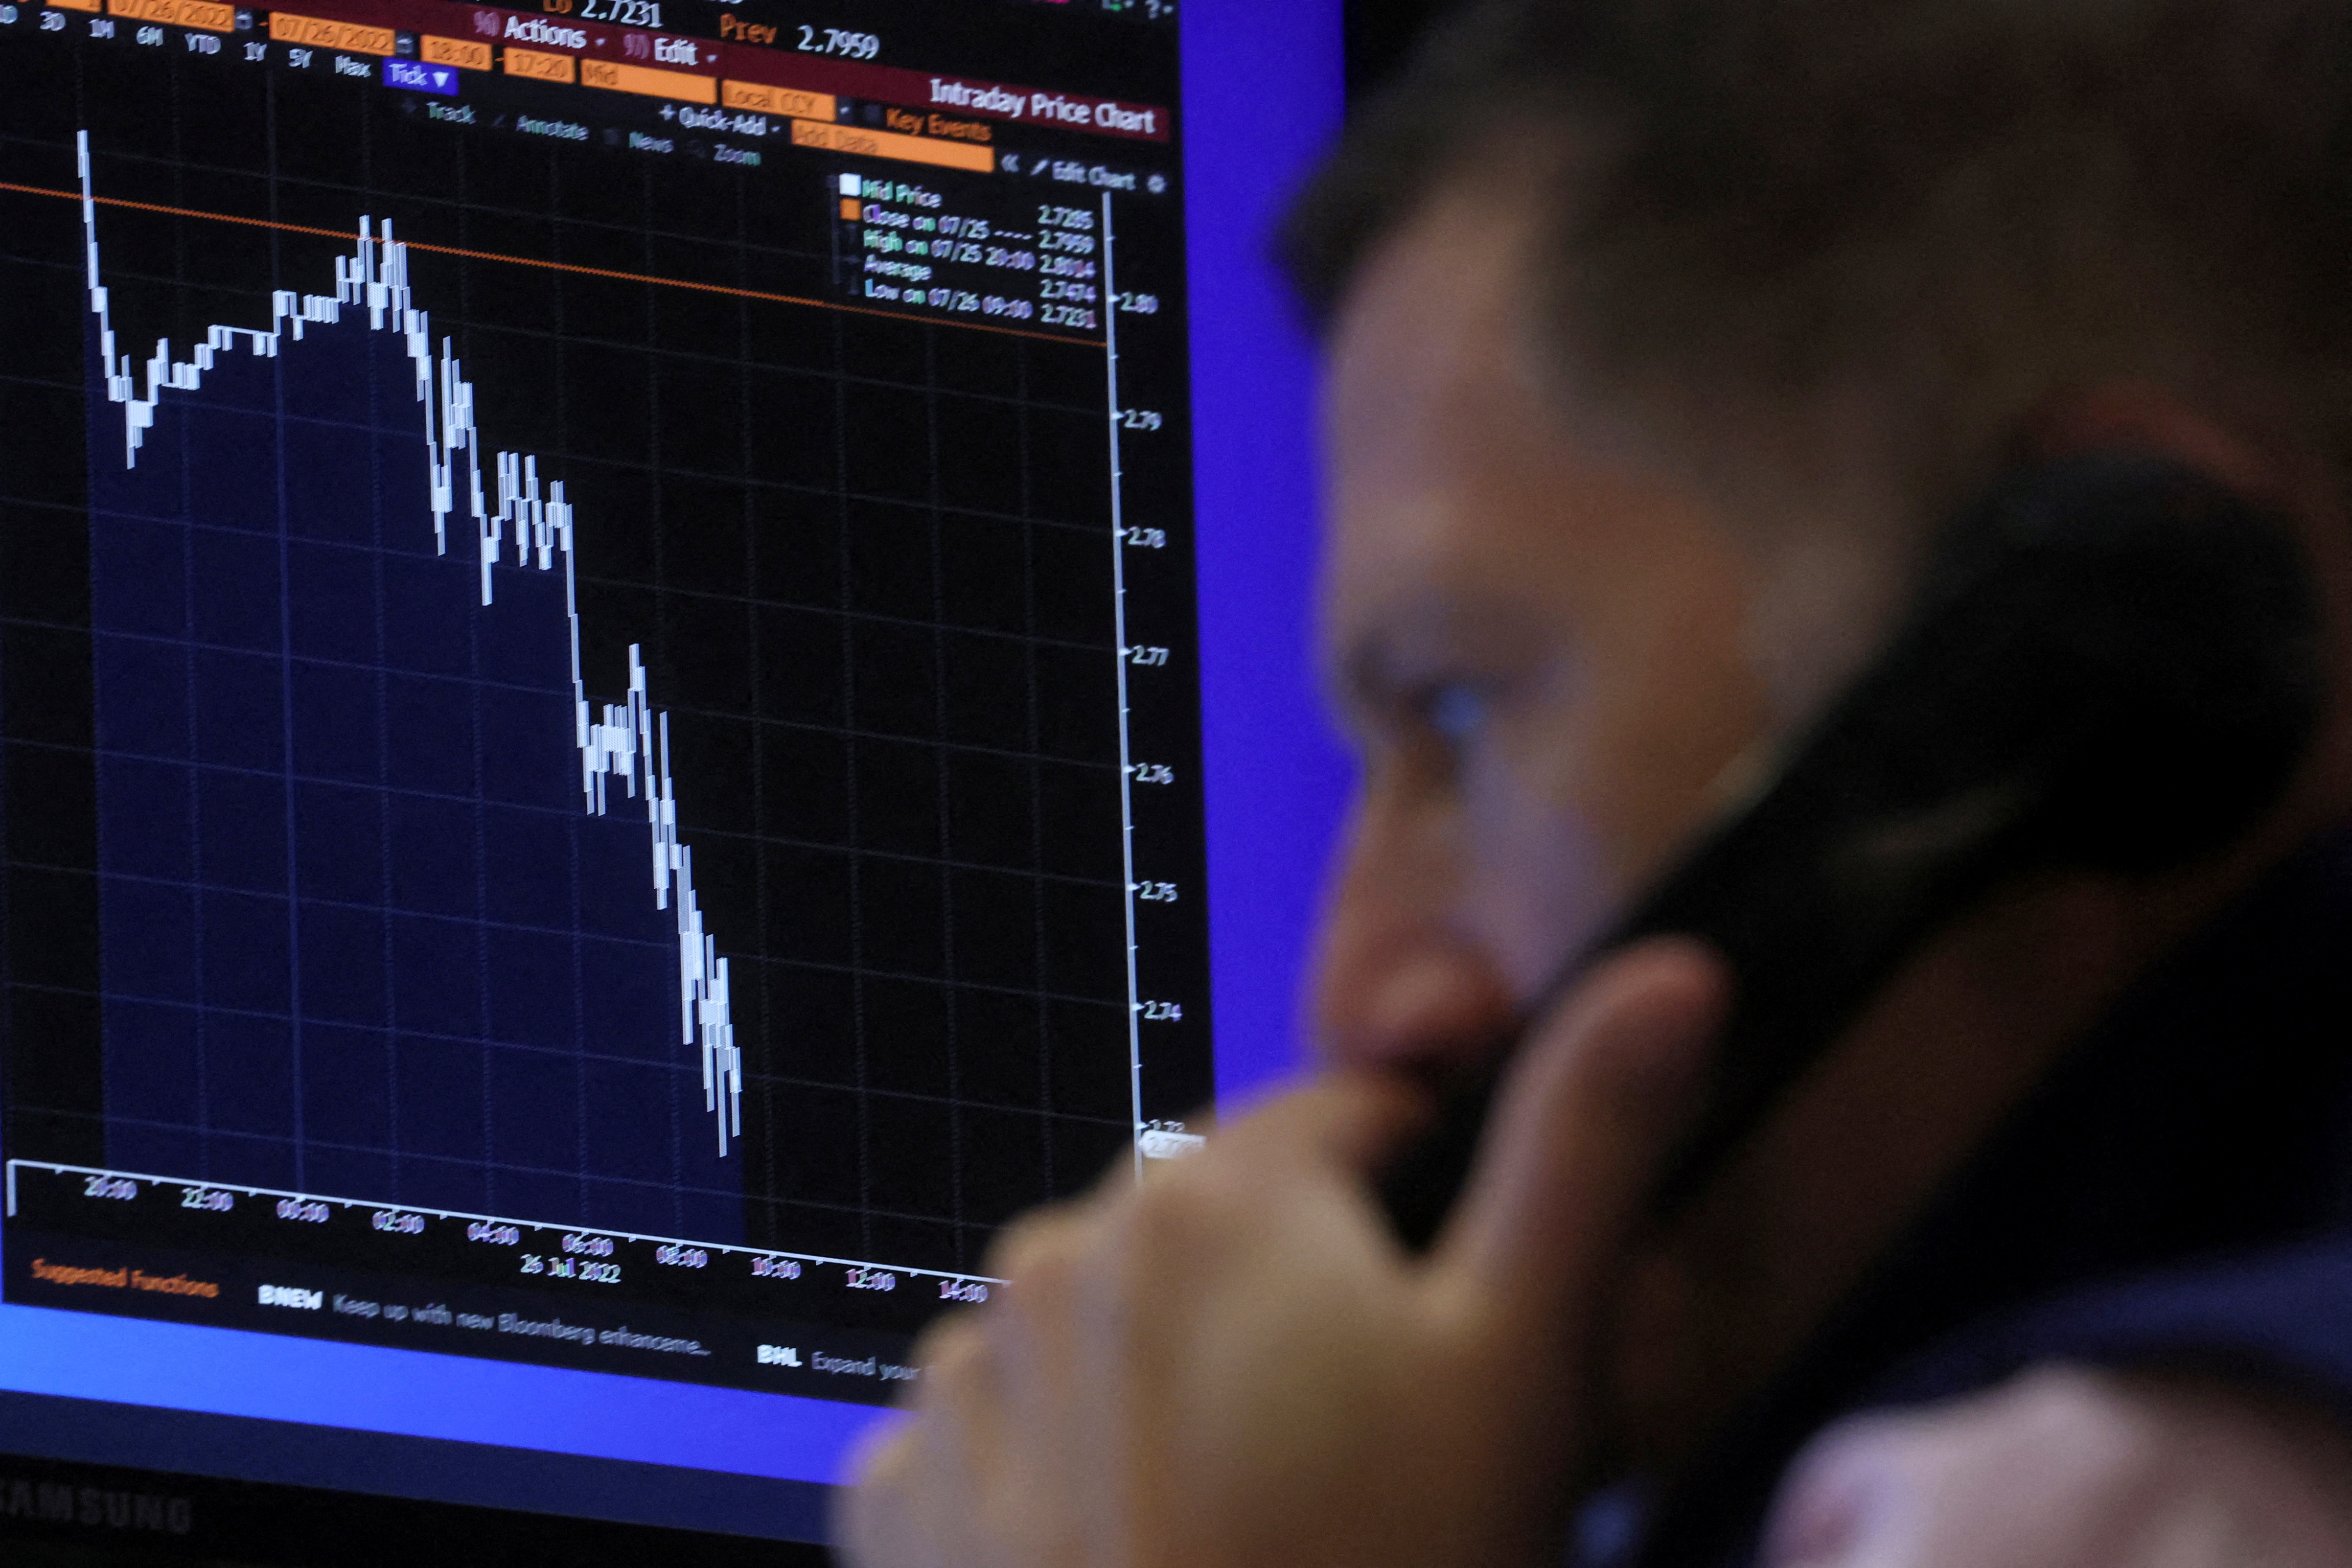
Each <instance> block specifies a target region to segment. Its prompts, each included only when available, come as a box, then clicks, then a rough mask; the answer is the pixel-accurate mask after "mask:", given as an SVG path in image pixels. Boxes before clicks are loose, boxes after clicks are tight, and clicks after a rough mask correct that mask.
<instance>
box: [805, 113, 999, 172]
mask: <svg viewBox="0 0 2352 1568" xmlns="http://www.w3.org/2000/svg"><path fill="white" fill-rule="evenodd" d="M793 146H795V147H817V148H822V149H823V150H824V151H825V152H828V153H856V155H858V156H860V157H864V158H896V159H898V161H899V162H900V163H936V164H938V165H939V166H940V168H943V169H969V170H971V172H972V173H973V174H988V173H989V172H990V171H992V170H993V169H994V168H995V167H996V154H995V153H992V152H990V151H989V150H988V149H987V148H985V147H974V146H971V145H970V144H968V143H966V142H934V141H933V140H931V139H930V138H929V137H928V136H901V135H899V134H898V132H895V131H865V130H861V129H859V128H858V127H856V126H855V125H822V124H819V123H818V122H817V121H814V120H795V121H793Z"/></svg>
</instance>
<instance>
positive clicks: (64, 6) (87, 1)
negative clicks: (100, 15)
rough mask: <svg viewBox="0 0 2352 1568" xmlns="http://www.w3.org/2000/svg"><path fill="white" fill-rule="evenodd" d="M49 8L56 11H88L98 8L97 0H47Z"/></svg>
mask: <svg viewBox="0 0 2352 1568" xmlns="http://www.w3.org/2000/svg"><path fill="white" fill-rule="evenodd" d="M49 5H50V8H51V9H53V10H58V11H89V12H95V11H97V9H98V0H49Z"/></svg>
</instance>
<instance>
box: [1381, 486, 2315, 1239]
mask: <svg viewBox="0 0 2352 1568" xmlns="http://www.w3.org/2000/svg"><path fill="white" fill-rule="evenodd" d="M2318 644H2319V609H2318V605H2317V600H2316V597H2315V590H2314V587H2313V584H2312V582H2311V579H2310V576H2309V573H2308V569H2307V567H2306V565H2305V560H2304V556H2303V553H2302V551H2301V549H2300V547H2299V545H2298V544H2297V542H2295V540H2294V537H2293V535H2292V534H2291V532H2290V531H2289V530H2288V528H2287V526H2286V524H2285V523H2284V521H2282V520H2281V519H2279V518H2277V517H2276V516H2274V515H2273V514H2271V513H2269V512H2267V511H2265V510H2263V509H2261V508H2259V507H2257V506H2256V505H2254V504H2253V503H2252V502H2250V501H2249V500H2245V499H2244V498H2243V497H2242V496H2240V495H2239V494H2237V493H2236V492H2234V491H2231V490H2230V489H2226V488H2224V487H2222V486H2221V485H2220V484H2219V483H2217V482H2216V481H2214V480H2212V479H2209V478H2207V477H2206V476H2204V475H2202V474H2200V473H2199V472H2196V471H2194V470H2192V469H2189V468H2183V467H2180V466H2179V465H2176V464H2173V463H2170V462H2168V461H2164V460H2162V459H2158V458H2147V457H2140V456H2135V455H2130V454H2113V453H2110V454H2099V455H2094V456H2089V457H2080V458H2068V459H2064V460H2061V461H2057V462H2053V463H2049V464H2045V465H2041V466H2037V467H2033V468H2025V469H2021V470H2019V471H2016V472H2014V473H2012V474H2011V475H2010V476H2008V477H2007V478H2006V479H2003V480H2002V482H2001V483H2000V484H1999V485H1998V486H1997V487H1995V488H1994V489H1992V490H1990V492H1989V493H1987V494H1986V495H1985V496H1984V497H1983V498H1982V499H1981V500H1979V502H1978V503H1977V504H1976V505H1974V506H1972V507H1971V508H1969V510H1967V511H1966V512H1964V513H1963V514H1962V515H1961V516H1959V517H1958V519H1957V520H1956V521H1954V522H1953V523H1952V524H1951V525H1950V526H1949V527H1948V529H1947V530H1946V531H1945V533H1944V534H1943V536H1942V538H1941V539H1940V541H1939V542H1938V543H1937V548H1936V549H1935V551H1934V553H1933V555H1932V557H1931V559H1930V561H1929V563H1928V565H1927V571H1926V572H1925V574H1923V576H1922V579H1921V582H1920V585H1919V588H1918V592H1917V594H1916V597H1915V599H1914V601H1913V604H1912V605H1911V608H1910V612H1909V614H1908V616H1906V619H1905V621H1904V623H1903V625H1902V626H1901V629H1900V630H1898V632H1897V633H1896V634H1895V637H1894V639H1893V641H1892V642H1891V643H1889V644H1888V646H1887V647H1886V649H1885V652H1884V653H1883V654H1882V655H1881V656H1880V657H1879V658H1877V660H1876V661H1875V662H1874V663H1873V664H1872V665H1871V666H1870V667H1869V668H1866V669H1865V670H1864V672H1863V674H1862V675H1861V676H1860V677H1859V678H1858V679H1856V680H1855V681H1854V682H1853V685H1852V686H1851V687H1849V688H1848V689H1847V690H1846V691H1845V693H1844V694H1843V696H1842V697H1841V698H1840V699H1839V700H1837V701H1836V702H1835V703H1834V704H1833V705H1832V707H1831V708H1830V709H1829V710H1828V711H1827V712H1826V713H1825V714H1824V716H1823V717H1822V719H1821V720H1820V721H1819V722H1817V723H1816V724H1815V725H1814V726H1813V727H1812V728H1811V730H1810V731H1809V732H1807V733H1806V734H1805V735H1803V736H1802V737H1801V739H1800V740H1799V741H1798V742H1797V743H1796V744H1795V745H1794V746H1792V747H1791V748H1790V750H1789V751H1788V752H1786V754H1785V759H1784V760H1783V761H1782V763H1780V766H1778V767H1777V768H1776V769H1774V770H1773V771H1772V772H1771V773H1770V774H1769V782H1767V783H1766V784H1765V785H1764V786H1763V787H1762V788H1761V789H1760V790H1759V792H1757V793H1756V794H1754V795H1752V796H1751V797H1750V798H1749V800H1748V803H1747V804H1746V805H1744V806H1743V807H1742V808H1740V809H1738V810H1737V811H1736V812H1734V813H1733V814H1731V815H1730V816H1729V817H1728V818H1727V820H1725V821H1723V822H1721V823H1720V824H1719V825H1717V826H1715V827H1713V828H1712V829H1711V830H1709V831H1707V832H1706V835H1705V837H1703V838H1701V839H1700V840H1699V842H1698V843H1697V845H1696V847H1695V848H1694V849H1692V850H1691V851H1690V852H1689V853H1688V855H1687V856H1686V857H1685V858H1683V859H1682V860H1681V861H1680V863H1679V864H1678V865H1676V866H1675V868H1673V869H1672V870H1671V871H1669V872H1668V873H1667V874H1666V876H1665V877H1664V879H1662V880H1660V881H1659V882H1657V883H1656V884H1654V886H1653V887H1652V888H1651V889H1650V890H1649V891H1648V893H1647V894H1646V895H1645V896H1644V897H1643V899H1642V900H1641V901H1640V902H1639V903H1638V904H1637V905H1636V906H1635V907H1634V908H1633V910H1632V911H1631V912H1630V913H1629V914H1628V915H1626V917H1625V918H1624V919H1623V920H1622V921H1621V922H1619V923H1618V924H1617V926H1616V927H1615V928H1614V929H1613V930H1612V931H1611V932H1610V934H1609V935H1608V936H1606V937H1605V938H1603V939H1602V940H1601V941H1600V942H1596V943H1595V944H1593V945H1592V946H1591V948H1590V949H1588V950H1586V951H1585V952H1582V953H1580V954H1579V955H1577V956H1576V957H1575V958H1574V959H1573V960H1572V961H1571V962H1570V963H1568V964H1567V965H1565V966H1564V967H1563V968H1562V970H1561V971H1560V972H1559V975H1558V977H1557V978H1556V979H1555V980H1554V981H1553V983H1552V984H1550V985H1549V986H1548V987H1546V988H1545V990H1544V992H1543V993H1542V994H1541V995H1539V996H1538V999H1537V1002H1536V1005H1534V1006H1533V1007H1531V1008H1530V1009H1529V1010H1528V1015H1527V1020H1528V1021H1529V1022H1531V1021H1532V1020H1533V1019H1535V1018H1539V1017H1541V1016H1543V1015H1544V1013H1545V1012H1546V1011H1547V1010H1548V1009H1549V1006H1550V1005H1551V1004H1552V1003H1554V1002H1555V1001H1556V1000H1557V999H1558V997H1559V995H1560V994H1561V993H1562V992H1564V991H1565V990H1566V989H1567V988H1568V987H1570V985H1571V984H1574V982H1575V981H1576V980H1577V978H1578V977H1579V976H1580V974H1581V973H1583V972H1584V971H1585V970H1586V968H1587V967H1589V965H1590V964H1591V962H1592V961H1593V960H1594V959H1595V958H1597V957H1599V956H1600V955H1601V954H1604V953H1606V952H1610V951H1611V950H1612V949H1615V948H1619V947H1622V946H1623V945H1625V944H1626V943H1628V942H1634V941H1637V940H1639V939H1641V938H1643V937H1648V936H1653V935H1658V934H1662V933H1666V932H1679V933H1683V934H1686V935H1691V936H1696V937H1698V938H1701V939H1703V940H1704V941H1706V942H1708V943H1709V944H1711V945H1712V946H1713V947H1714V948H1715V949H1716V950H1717V952H1720V953H1721V954H1722V956H1723V957H1724V958H1725V959H1726V960H1727V962H1728V963H1729V964H1730V967H1731V971H1732V973H1733V976H1734V978H1735V991H1734V997H1733V1003H1732V1009H1731V1012H1730V1015H1729V1017H1728V1019H1727V1023H1726V1025H1725V1027H1724V1030H1723V1034H1722V1037H1721V1038H1720V1040H1719V1042H1718V1044H1717V1050H1716V1054H1715V1058H1714V1065H1713V1067H1712V1068H1711V1069H1710V1072H1711V1079H1710V1084H1709V1087H1708V1089H1707V1090H1706V1095H1705V1098H1704V1099H1703V1100H1702V1101H1701V1103H1700V1105H1699V1107H1698V1108H1697V1110H1696V1114H1695V1117H1694V1120H1693V1121H1692V1123H1691V1125H1690V1128H1689V1130H1688V1131H1687V1132H1686V1134H1685V1137H1684V1138H1683V1140H1682V1142H1681V1143H1680V1144H1679V1145H1678V1147H1677V1148H1676V1149H1675V1152H1674V1153H1673V1154H1672V1156H1671V1157H1670V1159H1669V1160H1668V1162H1667V1163H1666V1165H1665V1167H1664V1173H1663V1174H1662V1177H1661V1179H1660V1180H1659V1182H1658V1184H1657V1186H1656V1187H1655V1188H1654V1192H1653V1194H1652V1203H1653V1212H1654V1213H1655V1214H1656V1215H1659V1216H1661V1217H1664V1216H1667V1215H1672V1214H1673V1213H1674V1212H1675V1211H1676V1210H1677V1209H1679V1208H1680V1207H1681V1206H1682V1205H1684V1204H1685V1203H1686V1202H1687V1201H1688V1200H1689V1199H1690V1198H1691V1197H1692V1196H1694V1195H1695V1194H1696V1193H1697V1191H1698V1190H1699V1189H1700V1188H1701V1187H1703V1186H1704V1185H1705V1184H1706V1181H1707V1179H1708V1178H1709V1176H1710V1175H1712V1174H1713V1173H1715V1172H1716V1171H1717V1168H1718V1167H1719V1166H1720V1164H1721V1163H1722V1162H1723V1161H1724V1159H1725V1158H1726V1157H1727V1155H1728V1154H1729V1153H1730V1152H1732V1150H1733V1149H1734V1148H1735V1147H1736V1146H1737V1145H1738V1143H1739V1142H1740V1141H1741V1140H1742V1139H1743V1138H1744V1137H1745V1136H1746V1135H1747V1134H1748V1133H1749V1132H1750V1131H1753V1130H1754V1129H1755V1127H1756V1125H1757V1123H1758V1122H1759V1121H1761V1120H1762V1118H1763V1117H1764V1116H1765V1114H1766V1113H1767V1112H1768V1111H1769V1110H1770V1108H1771V1106H1772V1104H1773V1102H1774V1101H1775V1100H1777V1099H1778V1098H1779V1097H1780V1094H1781V1093H1782V1091H1784V1090H1785V1089H1788V1088H1789V1087H1790V1084H1791V1083H1792V1082H1793V1081H1794V1080H1795V1079H1797V1078H1798V1077H1799V1076H1800V1075H1801V1073H1802V1072H1803V1071H1804V1069H1805V1068H1807V1067H1808V1066H1809V1065H1810V1064H1811V1062H1812V1061H1813V1060H1814V1059H1815V1058H1817V1057H1818V1056H1819V1055H1820V1054H1821V1053H1822V1051H1823V1050H1824V1049H1825V1048H1826V1047H1828V1046H1829V1045H1830V1044H1831V1043H1832V1041H1833V1040H1834V1039H1835V1038H1836V1037H1837V1036H1838V1034H1839V1033H1840V1031H1841V1030H1842V1029H1843V1026H1845V1025H1847V1024H1848V1023H1850V1022H1851V1021H1852V1020H1853V1017H1854V1016H1855V1015H1856V1014H1857V1013H1858V1012H1859V1011H1860V1010H1861V1009H1862V1007H1863V1006H1864V1005H1865V1004H1866V1003H1868V1002H1869V1001H1870V1000H1871V998H1872V997H1873V996H1874V994H1876V993H1877V991H1878V990H1879V989H1880V987H1881V986H1882V985H1883V984H1885V982H1886V981H1887V980H1888V978H1889V977H1890V976H1891V975H1892V973H1894V971H1895V969H1896V968H1897V967H1898V966H1899V965H1900V964H1901V963H1902V962H1903V960H1904V959H1905V958H1906V956H1908V955H1909V954H1910V953H1911V952H1913V951H1915V950H1916V948H1917V947H1918V946H1919V945H1920V944H1921V943H1922V942H1925V941H1926V940H1927V938H1928V937H1930V936H1932V935H1933V934H1935V933H1936V932H1937V931H1938V930H1939V929H1941V928H1942V927H1943V926H1945V925H1946V924H1947V923H1948V921H1951V920H1952V919H1953V918H1954V917H1956V916H1957V915H1958V914H1959V913H1961V912H1962V911H1963V910H1965V909H1967V908H1968V906H1969V904H1970V903H1971V902H1972V901H1974V900H1977V899H1978V898H1979V897H1980V896H1982V895H1983V894H1985V893H1986V892H1987V891H1989V890H1990V889H1991V888H1992V887H1993V886H1994V885H1995V884H1996V883H1998V882H2000V881H2001V880H2003V879H2007V878H2010V877H2012V876H2015V875H2016V874H2018V873H2020V872H2023V871H2027V870H2031V869H2034V868H2057V867H2075V868H2087V869H2093V870H2099V871H2106V872H2113V873H2117V874H2121V875H2126V876H2129V875H2145V874H2148V873H2152V872H2157V871H2161V870H2165V869H2167V868H2173V867H2177V866H2181V865H2184V864H2187V863H2188V862H2189V861H2191V860H2193V859H2195V858H2198V857H2199V856H2200V855H2204V854H2207V853H2210V852H2212V851H2215V850H2218V849H2219V848H2221V847H2223V846H2224V845H2226V844H2228V843H2229V842H2230V841H2231V839H2233V838H2234V837H2238V836H2239V835H2240V834H2242V832H2244V831H2245V830H2247V829H2248V828H2250V827H2251V826H2252V825H2253V824H2254V822H2255V821H2256V820H2257V819H2258V818H2259V817H2260V816H2261V815H2262V814H2263V812H2264V811H2265V810H2266V809H2267V808H2268V807H2269V806H2270V805H2272V804H2273V802H2275V801H2276V800H2277V798H2278V797H2279V795H2280V794H2281V793H2282V792H2283V790H2284V788H2285V785H2286V783H2287V781H2288V779H2289V778H2290V776H2291V775H2292V774H2293V773H2294V770H2295V767H2296V764H2297V763H2299V762H2300V761H2301V760H2302V758H2303V756H2304V754H2305V752H2306V751H2307V750H2308V749H2309V746H2310V742H2311V738H2312V734H2313V731H2314V730H2315V727H2316V725H2317V722H2318V717H2319V710H2320V704H2321V697H2322V680H2321V675H2320V668H2319V656H2318ZM1525 1027H1526V1024H1525V1023H1523V1024H1522V1026H1521V1029H1520V1031H1519V1034H1520V1035H1523V1034H1524V1032H1525ZM1516 1044H1517V1037H1514V1039H1513V1040H1511V1041H1510V1042H1507V1043H1506V1044H1505V1045H1503V1046H1502V1047H1499V1048H1498V1049H1497V1050H1496V1052H1495V1054H1494V1058H1493V1059H1494V1062H1495V1066H1494V1067H1493V1068H1491V1069H1490V1070H1489V1071H1488V1072H1487V1073H1486V1075H1485V1076H1483V1077H1482V1078H1481V1079H1479V1080H1478V1081H1477V1082H1475V1083H1474V1084H1472V1085H1470V1086H1468V1087H1466V1088H1465V1089H1461V1090H1459V1091H1458V1092H1456V1093H1454V1095H1453V1096H1451V1097H1450V1099H1449V1100H1448V1102H1447V1105H1446V1107H1445V1110H1444V1115H1443V1116H1442V1117H1441V1119H1440V1121H1439V1124H1438V1125H1437V1127H1436V1128H1435V1129H1434V1130H1433V1131H1432V1133H1431V1134H1430V1135H1429V1136H1427V1137H1426V1138H1425V1139H1424V1140H1423V1142H1420V1143H1419V1144H1418V1145H1416V1146H1415V1147H1413V1148H1412V1149H1411V1150H1409V1151H1408V1152H1406V1153H1405V1155H1404V1156H1403V1157H1402V1158H1401V1159H1400V1160H1398V1161H1397V1162H1395V1163H1393V1164H1392V1165H1391V1167H1390V1169H1389V1170H1388V1171H1387V1172H1386V1173H1385V1174H1384V1176H1383V1179H1382V1182H1381V1195H1382V1198H1383V1201H1384V1202H1385V1203H1386V1205H1387V1206H1388V1209H1389V1212H1390V1214H1391V1217H1392V1218H1393V1219H1394V1221H1395V1222H1396V1225H1397V1227H1398V1229H1399V1231H1400V1233H1401V1234H1402V1236H1403V1237H1405V1238H1406V1239H1407V1240H1408V1241H1409V1242H1411V1243H1412V1244H1413V1245H1414V1246H1417V1247H1418V1246H1423V1245H1426V1244H1427V1242H1428V1241H1429V1239H1430V1238H1431V1237H1433V1236H1434V1235H1435V1233H1436V1231H1437V1228H1438V1226H1440V1225H1441V1224H1442V1223H1443V1221H1444V1215H1445V1214H1446V1212H1447V1211H1448V1210H1449V1209H1450V1208H1451V1207H1452V1205H1453V1203H1454V1197H1455V1195H1456V1194H1457V1193H1458V1192H1459V1190H1460V1187H1461V1185H1462V1183H1463V1181H1464V1179H1465V1176H1466V1175H1467V1173H1468V1169H1469V1164H1470V1160H1471V1156H1472V1154H1473V1153H1474V1152H1475V1149H1476V1146H1477V1142H1478V1138H1479V1134H1480V1131H1481V1130H1482V1128H1483V1126H1484V1121H1485V1117H1486V1105H1487V1101H1488V1100H1490V1099H1491V1097H1492V1094H1493V1091H1494V1085H1495V1081H1496V1076H1497V1075H1498V1074H1499V1071H1500V1068H1501V1066H1502V1064H1503V1063H1504V1062H1506V1061H1507V1059H1508V1058H1509V1056H1510V1054H1511V1052H1512V1050H1513V1049H1515V1048H1516Z"/></svg>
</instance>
